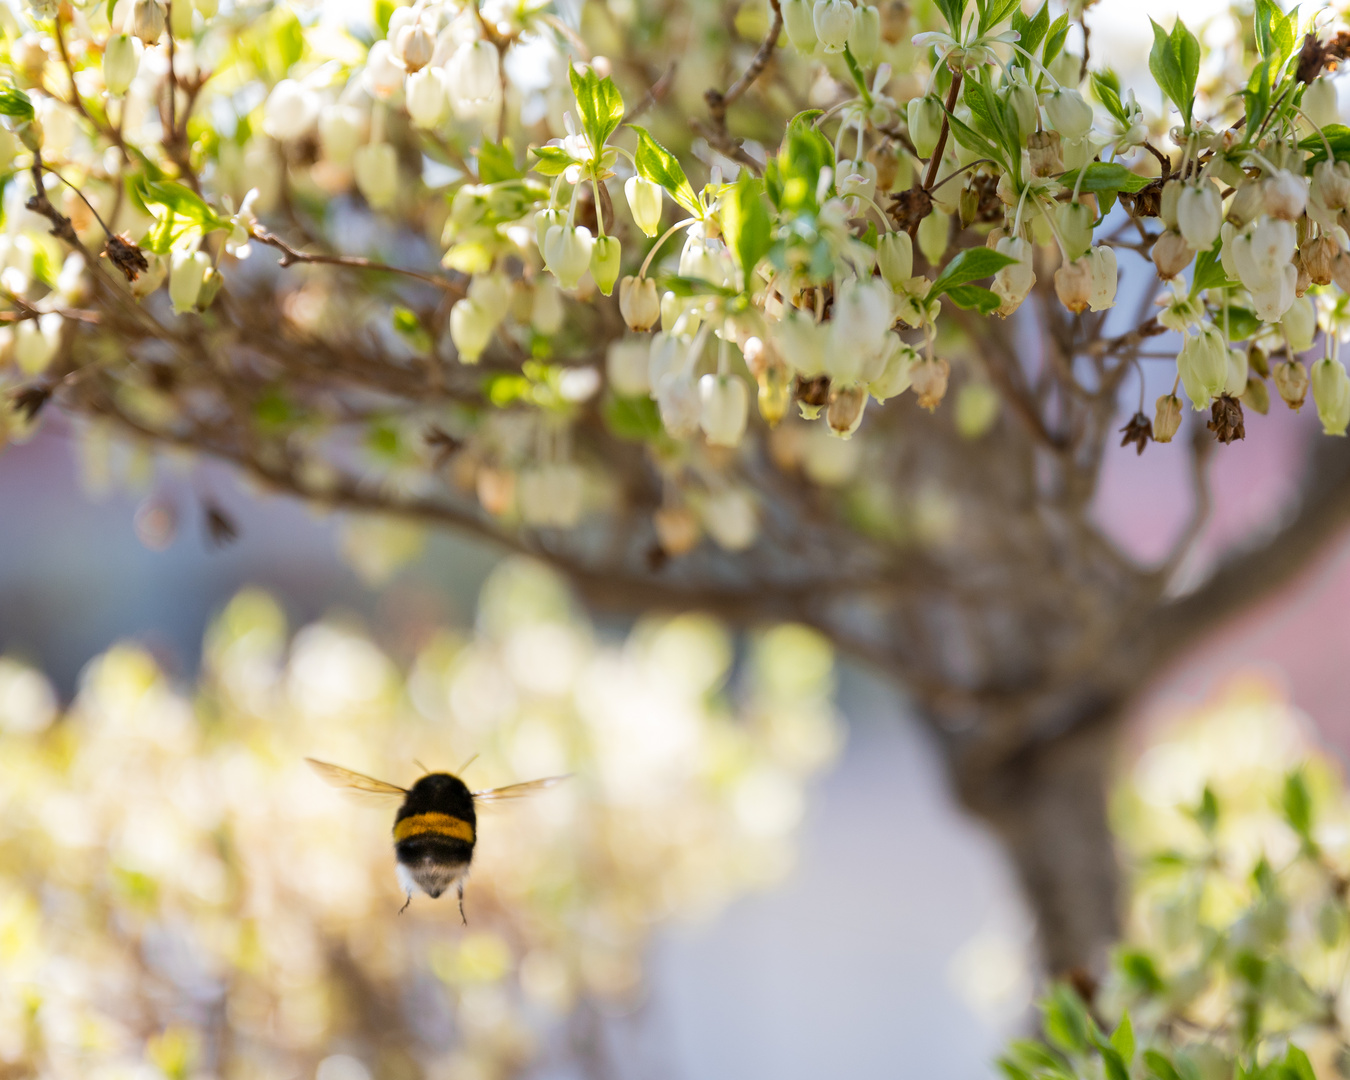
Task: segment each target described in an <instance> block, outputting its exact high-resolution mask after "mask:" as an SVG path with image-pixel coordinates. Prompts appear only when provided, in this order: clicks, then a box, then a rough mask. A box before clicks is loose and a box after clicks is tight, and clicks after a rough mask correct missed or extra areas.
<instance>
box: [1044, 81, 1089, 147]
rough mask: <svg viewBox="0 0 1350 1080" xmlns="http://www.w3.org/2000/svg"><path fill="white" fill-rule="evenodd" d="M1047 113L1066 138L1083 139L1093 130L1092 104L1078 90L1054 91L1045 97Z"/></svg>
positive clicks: (1052, 123) (1052, 125) (1055, 127)
mask: <svg viewBox="0 0 1350 1080" xmlns="http://www.w3.org/2000/svg"><path fill="white" fill-rule="evenodd" d="M1045 114H1046V116H1048V117H1049V118H1050V125H1051V127H1053V128H1054V129H1055V130H1056V131H1058V132H1059V133H1060V134H1061V135H1063V136H1064V138H1066V139H1081V138H1082V137H1083V136H1084V135H1086V134H1087V133H1088V132H1089V131H1091V130H1092V106H1091V105H1089V104H1088V103H1087V102H1086V101H1084V100H1083V95H1082V94H1080V93H1079V92H1078V91H1077V90H1066V89H1059V90H1054V91H1052V92H1051V93H1050V94H1049V95H1048V96H1047V97H1046V99H1045Z"/></svg>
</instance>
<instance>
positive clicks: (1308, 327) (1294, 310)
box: [1280, 296, 1317, 353]
mask: <svg viewBox="0 0 1350 1080" xmlns="http://www.w3.org/2000/svg"><path fill="white" fill-rule="evenodd" d="M1280 328H1281V329H1282V330H1283V331H1284V334H1285V337H1287V338H1288V339H1289V345H1290V347H1291V348H1292V349H1293V350H1294V352H1296V353H1299V352H1303V351H1305V350H1307V349H1311V348H1312V344H1313V340H1314V339H1315V338H1316V336H1317V309H1316V308H1314V307H1313V302H1312V300H1311V298H1309V297H1307V296H1300V297H1297V298H1296V299H1295V300H1294V302H1293V303H1292V304H1290V305H1289V310H1288V311H1286V312H1285V313H1284V315H1283V316H1281V318H1280Z"/></svg>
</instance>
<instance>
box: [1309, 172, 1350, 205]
mask: <svg viewBox="0 0 1350 1080" xmlns="http://www.w3.org/2000/svg"><path fill="white" fill-rule="evenodd" d="M1308 201H1309V202H1310V203H1313V204H1315V205H1317V206H1319V207H1322V208H1323V209H1324V210H1326V211H1329V212H1332V213H1336V212H1339V211H1341V210H1344V209H1346V208H1347V207H1350V162H1346V161H1319V162H1318V163H1317V164H1316V165H1314V166H1313V171H1312V182H1311V183H1310V184H1309V185H1308Z"/></svg>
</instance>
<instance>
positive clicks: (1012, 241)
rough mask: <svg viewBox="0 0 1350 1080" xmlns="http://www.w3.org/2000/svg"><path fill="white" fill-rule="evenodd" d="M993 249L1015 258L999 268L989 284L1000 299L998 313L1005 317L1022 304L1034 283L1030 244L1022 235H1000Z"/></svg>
mask: <svg viewBox="0 0 1350 1080" xmlns="http://www.w3.org/2000/svg"><path fill="white" fill-rule="evenodd" d="M994 250H995V251H997V252H998V253H999V254H1001V255H1007V256H1009V257H1010V258H1013V259H1016V260H1017V262H1015V263H1011V264H1010V265H1008V266H1005V267H1003V268H1002V269H1000V270H999V272H998V273H996V274H995V275H994V282H993V284H992V285H991V286H990V288H991V289H992V290H993V292H994V294H995V295H996V296H997V297H998V298H999V300H1000V303H999V306H998V314H999V315H1001V316H1002V317H1003V318H1005V319H1006V318H1007V317H1008V316H1009V315H1011V314H1012V313H1013V312H1014V311H1016V310H1017V309H1018V308H1019V307H1021V306H1022V301H1023V300H1025V299H1026V298H1027V295H1028V294H1029V293H1030V292H1031V288H1032V286H1033V285H1035V284H1036V271H1035V270H1034V269H1033V268H1032V264H1031V255H1032V252H1031V244H1030V242H1028V241H1027V240H1024V239H1023V238H1022V237H1020V236H1004V237H1000V238H999V240H998V242H997V243H996V244H995V245H994Z"/></svg>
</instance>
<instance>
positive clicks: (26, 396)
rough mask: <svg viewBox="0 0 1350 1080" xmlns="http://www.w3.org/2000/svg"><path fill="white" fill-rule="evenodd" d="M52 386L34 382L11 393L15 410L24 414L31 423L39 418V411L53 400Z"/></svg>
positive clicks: (21, 414)
mask: <svg viewBox="0 0 1350 1080" xmlns="http://www.w3.org/2000/svg"><path fill="white" fill-rule="evenodd" d="M51 397H52V388H51V387H50V386H44V385H43V384H42V383H34V384H33V385H31V386H22V387H20V388H19V389H18V390H15V391H14V393H13V394H11V395H10V399H9V400H10V401H11V402H12V403H13V406H14V411H15V412H16V413H18V414H19V415H20V416H22V417H23V418H24V419H25V420H27V421H28V422H29V423H32V422H33V421H34V420H36V419H37V415H38V413H40V412H41V411H42V408H43V406H44V405H46V404H47V402H48V401H50V400H51Z"/></svg>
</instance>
